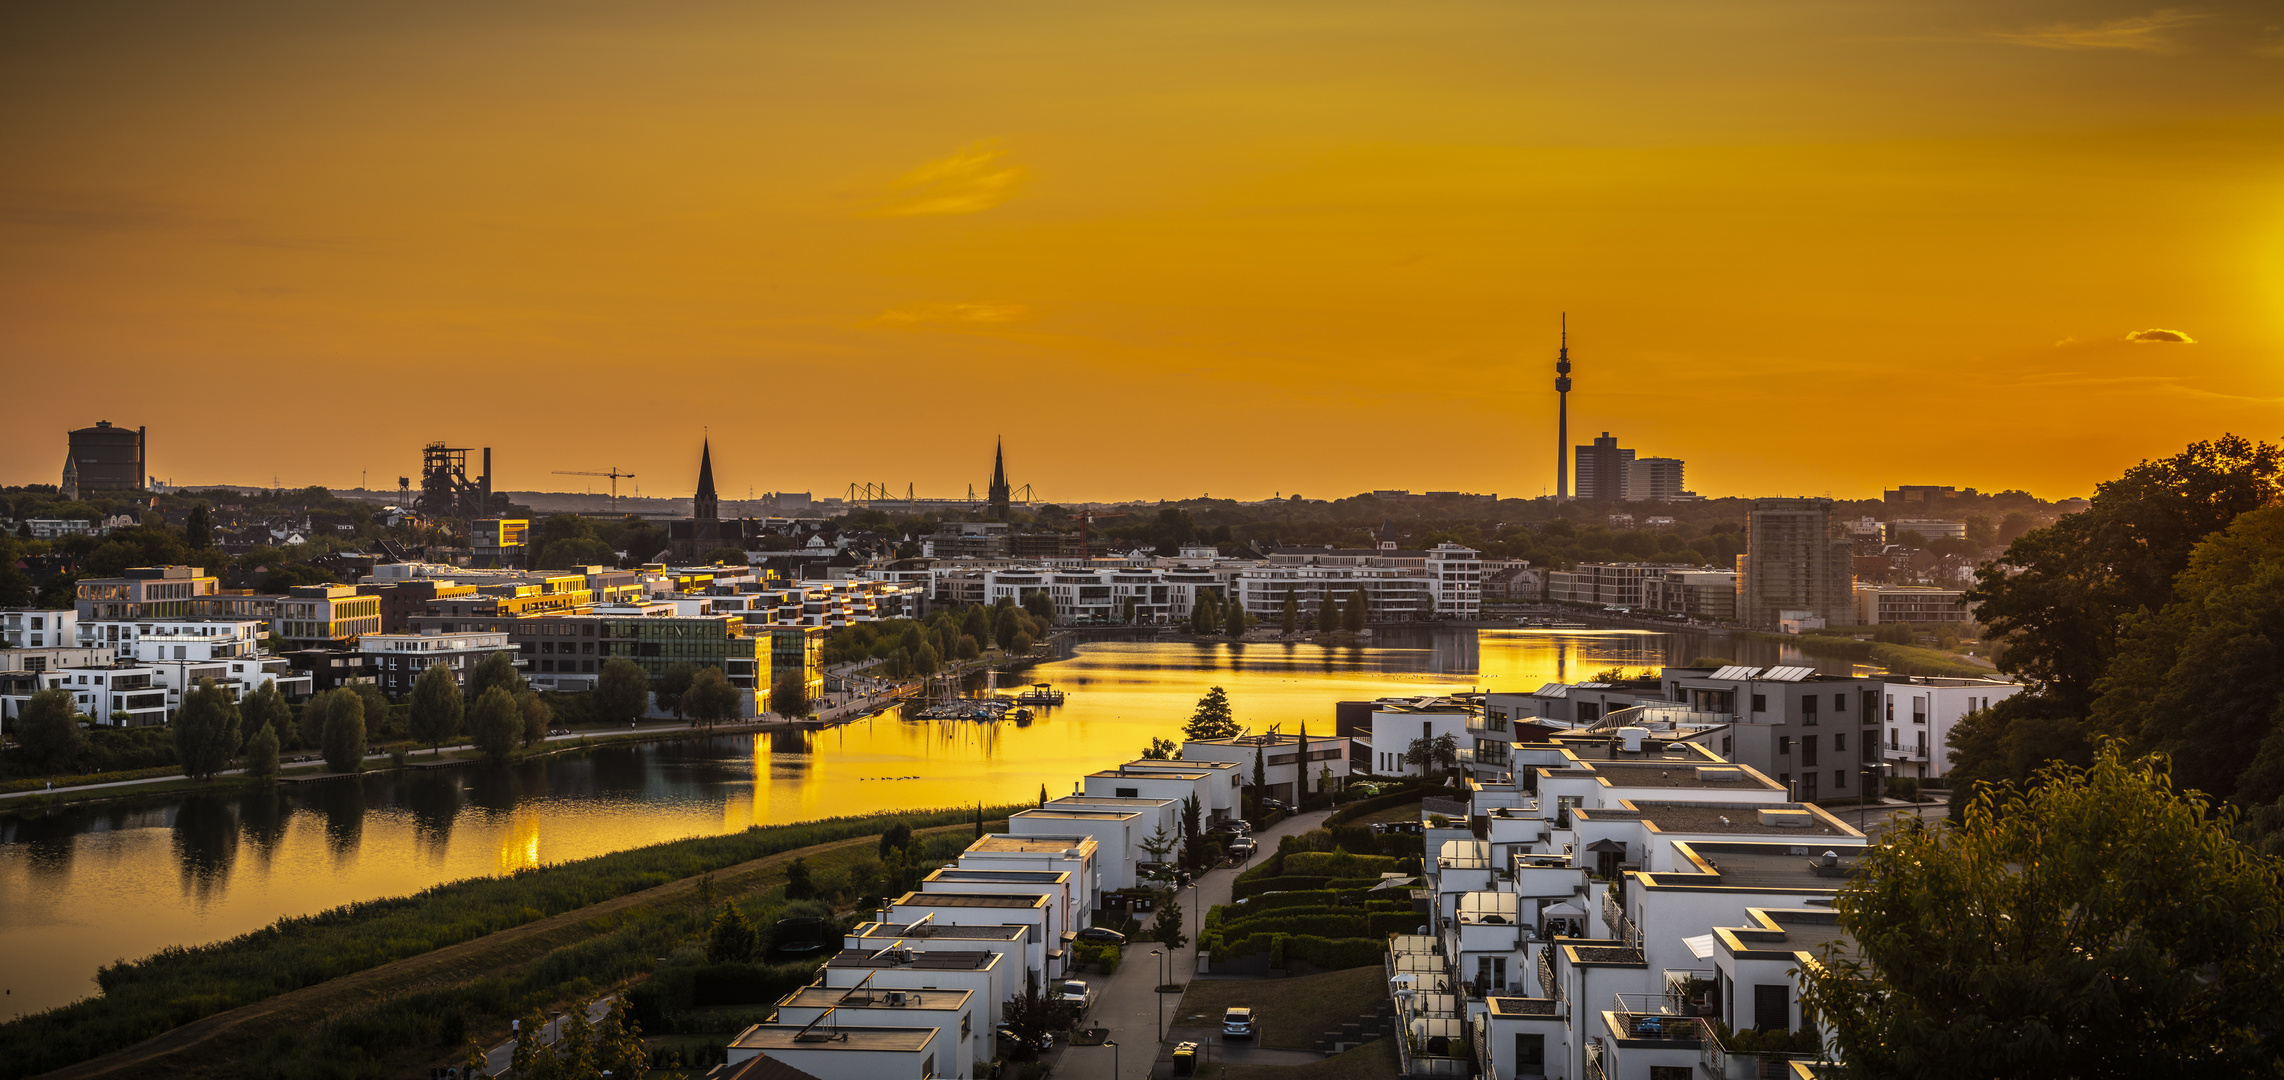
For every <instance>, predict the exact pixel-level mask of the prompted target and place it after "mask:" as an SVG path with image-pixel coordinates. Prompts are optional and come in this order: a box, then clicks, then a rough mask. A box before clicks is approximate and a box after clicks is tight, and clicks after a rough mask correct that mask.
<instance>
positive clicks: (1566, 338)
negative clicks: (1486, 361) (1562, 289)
mask: <svg viewBox="0 0 2284 1080" xmlns="http://www.w3.org/2000/svg"><path fill="white" fill-rule="evenodd" d="M1554 395H1555V402H1556V404H1555V414H1554V417H1555V419H1554V501H1555V502H1557V503H1565V502H1569V501H1570V455H1569V450H1570V313H1569V312H1567V311H1566V312H1563V313H1562V351H1560V352H1558V353H1556V354H1555V360H1554Z"/></svg>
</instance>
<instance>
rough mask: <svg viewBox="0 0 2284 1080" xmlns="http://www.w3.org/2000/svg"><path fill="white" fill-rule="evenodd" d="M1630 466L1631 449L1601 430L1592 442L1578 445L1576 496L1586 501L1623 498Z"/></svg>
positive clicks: (1631, 465)
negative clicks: (1587, 444)
mask: <svg viewBox="0 0 2284 1080" xmlns="http://www.w3.org/2000/svg"><path fill="white" fill-rule="evenodd" d="M1633 469H1634V452H1633V451H1632V450H1628V449H1626V448H1624V447H1621V446H1619V445H1618V440H1616V439H1613V438H1611V437H1610V433H1609V432H1607V431H1605V432H1603V433H1602V437H1601V438H1599V439H1596V440H1594V443H1593V445H1591V446H1581V447H1579V448H1578V497H1579V498H1581V499H1585V500H1587V501H1589V502H1592V501H1595V500H1607V501H1615V500H1618V499H1623V498H1625V497H1626V481H1627V480H1628V478H1629V476H1630V475H1631V474H1632V472H1633Z"/></svg>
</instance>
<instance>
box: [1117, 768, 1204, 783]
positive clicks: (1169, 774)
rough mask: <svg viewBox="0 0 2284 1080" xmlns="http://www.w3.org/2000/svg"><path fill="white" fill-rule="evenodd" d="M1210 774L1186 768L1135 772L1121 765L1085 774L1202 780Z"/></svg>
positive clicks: (1123, 778)
mask: <svg viewBox="0 0 2284 1080" xmlns="http://www.w3.org/2000/svg"><path fill="white" fill-rule="evenodd" d="M1212 775H1213V774H1212V773H1209V772H1203V771H1194V772H1193V771H1191V770H1187V769H1141V770H1138V771H1135V772H1127V771H1126V770H1125V769H1124V768H1123V767H1121V768H1116V769H1104V770H1102V771H1101V772H1090V773H1088V774H1087V776H1089V777H1096V776H1100V777H1105V778H1108V779H1112V780H1131V779H1164V780H1203V779H1205V778H1206V777H1208V776H1212Z"/></svg>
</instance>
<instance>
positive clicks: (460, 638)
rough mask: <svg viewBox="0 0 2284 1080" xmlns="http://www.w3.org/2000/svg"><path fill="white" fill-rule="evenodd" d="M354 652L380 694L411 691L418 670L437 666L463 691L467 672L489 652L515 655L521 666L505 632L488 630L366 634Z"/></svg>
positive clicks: (490, 653) (474, 667)
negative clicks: (360, 656)
mask: <svg viewBox="0 0 2284 1080" xmlns="http://www.w3.org/2000/svg"><path fill="white" fill-rule="evenodd" d="M357 651H358V652H360V653H363V654H364V655H365V657H366V659H367V661H368V665H369V666H370V667H371V668H372V672H373V681H374V682H375V683H376V684H377V685H379V686H380V688H381V692H382V693H384V694H409V693H411V692H412V687H413V684H414V683H415V682H417V681H419V679H420V676H421V675H422V673H424V672H426V671H427V670H428V669H429V668H431V667H435V666H438V665H442V666H443V668H444V670H446V671H448V672H450V673H451V674H452V681H453V682H455V683H457V684H458V685H459V686H460V687H461V689H463V690H465V689H467V686H468V673H469V672H471V671H474V670H475V669H476V665H478V664H481V663H483V662H484V660H485V659H486V658H487V657H489V656H491V655H492V654H493V653H507V654H509V656H511V657H515V659H516V666H517V667H522V666H523V661H522V659H521V657H518V656H516V651H515V646H513V645H511V644H509V643H508V635H506V634H498V633H490V632H475V633H465V634H367V635H365V636H364V637H362V638H360V639H358V641H357Z"/></svg>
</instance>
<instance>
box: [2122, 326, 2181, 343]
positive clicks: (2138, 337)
mask: <svg viewBox="0 0 2284 1080" xmlns="http://www.w3.org/2000/svg"><path fill="white" fill-rule="evenodd" d="M2125 339H2126V340H2127V341H2138V342H2143V343H2168V344H2174V345H2194V344H2196V343H2197V339H2196V338H2193V337H2190V336H2189V335H2187V334H2184V333H2182V332H2180V331H2179V330H2159V329H2156V328H2154V327H2152V328H2150V329H2148V330H2136V331H2134V332H2133V333H2130V334H2127V335H2126V336H2125Z"/></svg>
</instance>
